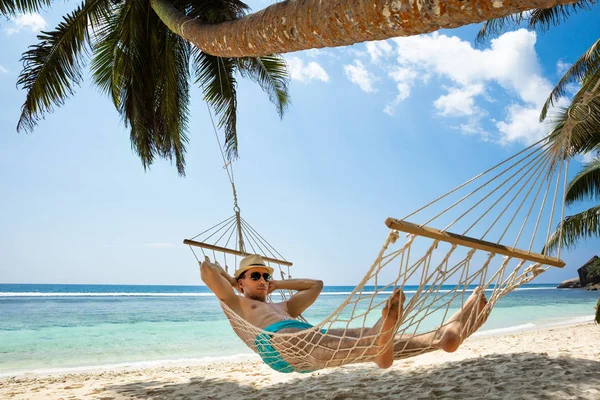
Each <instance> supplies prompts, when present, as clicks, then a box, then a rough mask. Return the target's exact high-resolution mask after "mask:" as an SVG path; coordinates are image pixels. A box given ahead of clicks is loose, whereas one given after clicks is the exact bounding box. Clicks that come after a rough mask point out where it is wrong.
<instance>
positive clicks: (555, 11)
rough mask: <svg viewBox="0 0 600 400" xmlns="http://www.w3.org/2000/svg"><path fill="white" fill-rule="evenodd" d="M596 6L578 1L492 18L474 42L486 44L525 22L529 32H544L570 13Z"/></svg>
mask: <svg viewBox="0 0 600 400" xmlns="http://www.w3.org/2000/svg"><path fill="white" fill-rule="evenodd" d="M596 4H598V0H579V1H578V2H576V3H573V4H566V5H563V4H561V5H558V6H555V7H552V8H545V9H542V8H536V9H533V10H531V11H527V12H522V13H517V14H513V15H509V16H506V17H502V18H494V19H491V20H488V21H486V22H484V24H483V26H482V27H481V29H480V30H479V32H478V33H477V37H476V38H475V42H476V43H477V44H479V45H481V44H483V43H486V42H487V41H488V40H489V39H490V38H492V37H496V36H499V35H501V34H502V33H504V32H506V31H509V30H511V29H515V28H517V27H519V26H520V25H521V24H522V23H523V22H527V28H528V29H530V30H534V31H540V32H544V31H546V30H548V29H550V28H551V27H552V26H556V25H559V24H560V23H561V22H563V21H564V20H566V19H568V18H569V17H570V16H571V14H572V13H577V12H579V11H587V10H590V9H592V8H593V7H594V6H595V5H596Z"/></svg>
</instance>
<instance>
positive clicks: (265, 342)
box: [254, 319, 326, 373]
mask: <svg viewBox="0 0 600 400" xmlns="http://www.w3.org/2000/svg"><path fill="white" fill-rule="evenodd" d="M312 327H313V326H312V325H311V324H307V323H306V322H302V321H298V320H295V319H289V320H284V321H278V322H275V323H274V324H271V325H269V326H267V327H266V328H263V330H264V331H267V332H273V333H275V332H279V331H280V330H282V329H288V328H296V329H302V330H304V329H310V328H312ZM321 332H323V333H325V332H326V331H325V329H322V330H321ZM271 337H272V336H271V335H269V334H266V333H261V334H260V335H258V336H257V337H256V340H255V341H254V345H255V346H256V350H257V352H258V354H259V355H260V357H261V358H262V359H263V361H264V362H265V363H266V364H267V365H268V366H269V367H271V368H273V369H274V370H275V371H279V372H283V373H289V372H300V373H306V372H312V371H296V370H295V369H294V367H292V366H291V365H290V363H288V362H287V361H285V360H284V359H283V357H281V355H280V354H279V352H278V351H277V350H275V349H274V348H273V346H272V345H271Z"/></svg>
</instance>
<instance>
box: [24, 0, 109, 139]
mask: <svg viewBox="0 0 600 400" xmlns="http://www.w3.org/2000/svg"><path fill="white" fill-rule="evenodd" d="M110 4H111V3H110V1H109V0H86V1H85V2H84V3H83V4H82V5H81V6H79V7H78V8H77V9H76V10H75V11H73V12H72V13H70V14H67V16H65V18H64V21H63V22H61V23H60V24H59V25H58V27H57V28H56V29H55V30H54V31H51V32H42V33H41V34H40V35H39V36H38V39H39V40H40V43H38V44H36V45H34V46H31V47H30V48H29V50H28V51H27V52H25V53H24V54H23V58H22V61H23V70H22V71H21V74H20V76H19V80H18V82H17V83H18V85H20V86H21V87H22V88H24V89H25V90H26V91H27V97H26V100H25V103H24V104H23V107H22V112H21V117H20V118H19V122H18V124H17V130H18V131H20V130H21V129H24V130H26V131H31V130H32V129H33V128H34V127H35V125H37V121H39V119H40V118H42V117H43V114H44V113H45V112H48V111H52V109H53V107H54V106H60V105H62V104H63V103H64V101H65V100H66V99H67V98H68V97H69V96H70V95H71V94H73V89H74V86H75V85H77V84H79V83H80V82H81V71H82V68H83V65H84V63H85V56H86V51H85V50H86V49H85V47H86V46H87V45H89V40H90V36H89V30H90V29H92V28H93V27H94V25H96V24H98V23H99V21H100V20H102V19H103V18H105V17H106V15H107V12H108V9H109V7H110Z"/></svg>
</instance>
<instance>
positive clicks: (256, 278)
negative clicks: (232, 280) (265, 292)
mask: <svg viewBox="0 0 600 400" xmlns="http://www.w3.org/2000/svg"><path fill="white" fill-rule="evenodd" d="M261 276H262V277H263V279H264V280H265V282H269V281H270V280H271V275H270V274H268V273H266V272H263V273H262V274H261V273H260V272H253V273H251V274H250V279H252V280H253V281H260V277H261Z"/></svg>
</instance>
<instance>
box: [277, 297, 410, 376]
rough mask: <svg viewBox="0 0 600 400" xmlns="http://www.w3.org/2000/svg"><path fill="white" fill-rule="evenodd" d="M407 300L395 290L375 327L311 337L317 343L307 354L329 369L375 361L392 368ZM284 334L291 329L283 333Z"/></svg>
mask: <svg viewBox="0 0 600 400" xmlns="http://www.w3.org/2000/svg"><path fill="white" fill-rule="evenodd" d="M405 298H406V297H405V295H404V293H402V291H401V290H400V289H397V290H396V291H394V293H392V295H391V296H390V298H389V299H388V300H387V302H386V305H385V306H384V308H383V311H382V313H381V314H382V316H381V318H380V319H379V321H377V323H376V324H375V325H373V327H372V328H356V329H329V330H328V331H327V333H326V334H322V333H320V332H311V333H309V334H307V336H306V338H304V340H308V341H310V342H312V343H313V344H314V347H312V348H310V349H308V348H307V347H305V350H306V351H307V353H308V354H307V355H308V356H309V357H312V358H314V359H315V360H320V361H321V362H322V363H323V366H327V367H333V366H338V365H343V364H347V363H348V362H360V361H367V360H369V361H374V362H375V363H376V364H377V365H378V366H379V367H381V368H388V367H390V366H391V365H392V363H393V361H394V347H393V335H394V327H395V325H396V323H397V321H398V319H399V318H401V317H402V310H403V307H402V305H403V303H404V300H405ZM284 331H287V329H284V330H281V331H280V332H282V333H283V332H284ZM290 332H291V330H290ZM282 352H283V349H282Z"/></svg>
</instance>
